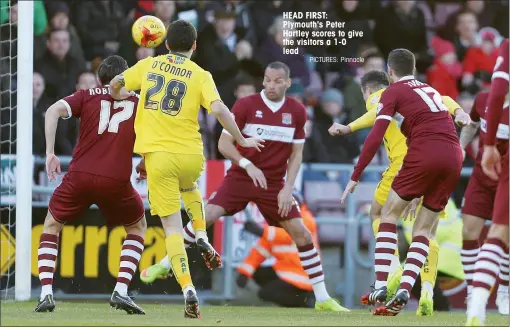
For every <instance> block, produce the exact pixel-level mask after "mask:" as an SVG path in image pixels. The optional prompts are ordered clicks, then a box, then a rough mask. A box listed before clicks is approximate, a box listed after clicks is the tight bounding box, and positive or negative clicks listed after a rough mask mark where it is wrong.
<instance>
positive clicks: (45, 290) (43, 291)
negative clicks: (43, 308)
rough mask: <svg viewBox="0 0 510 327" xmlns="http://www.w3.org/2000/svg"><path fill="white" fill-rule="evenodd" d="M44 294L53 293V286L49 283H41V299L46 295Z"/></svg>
mask: <svg viewBox="0 0 510 327" xmlns="http://www.w3.org/2000/svg"><path fill="white" fill-rule="evenodd" d="M46 295H53V286H51V285H43V286H42V288H41V301H42V300H43V299H44V298H45V297H46Z"/></svg>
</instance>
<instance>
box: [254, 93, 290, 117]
mask: <svg viewBox="0 0 510 327" xmlns="http://www.w3.org/2000/svg"><path fill="white" fill-rule="evenodd" d="M260 96H261V97H262V101H264V104H265V105H266V106H267V107H268V108H269V109H270V110H271V111H272V112H277V111H278V110H280V109H281V108H282V106H283V104H284V102H285V97H283V99H282V100H280V101H278V102H275V101H271V100H269V99H268V98H267V97H266V94H265V93H264V90H262V91H260Z"/></svg>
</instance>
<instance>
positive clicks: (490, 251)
mask: <svg viewBox="0 0 510 327" xmlns="http://www.w3.org/2000/svg"><path fill="white" fill-rule="evenodd" d="M505 248H506V245H505V244H504V243H503V242H502V241H501V240H500V239H497V238H488V239H487V240H486V242H485V244H484V245H483V246H482V248H481V249H480V253H479V254H478V260H477V261H476V264H475V274H474V275H473V291H472V293H471V304H470V305H469V311H468V319H469V318H470V317H479V318H480V319H482V320H484V318H485V312H486V306H487V301H488V300H489V295H490V291H491V288H492V287H493V286H494V285H495V284H496V280H497V278H498V274H499V265H500V263H501V257H502V256H503V255H504V253H505V252H504V249H505Z"/></svg>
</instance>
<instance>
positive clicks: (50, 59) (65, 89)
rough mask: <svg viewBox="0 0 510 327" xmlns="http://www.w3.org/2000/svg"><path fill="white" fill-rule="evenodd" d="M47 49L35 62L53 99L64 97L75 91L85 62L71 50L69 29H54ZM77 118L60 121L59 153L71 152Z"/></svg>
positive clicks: (36, 69) (50, 97)
mask: <svg viewBox="0 0 510 327" xmlns="http://www.w3.org/2000/svg"><path fill="white" fill-rule="evenodd" d="M47 47H48V49H47V51H46V52H45V53H44V55H43V56H42V57H41V58H40V59H39V60H37V61H36V62H35V65H34V68H35V71H37V72H39V73H40V74H41V75H42V76H43V77H44V81H45V84H46V88H45V90H44V95H45V96H46V97H47V98H48V99H49V101H51V102H55V101H57V100H59V99H61V98H64V97H66V96H68V95H70V94H72V93H73V92H74V91H75V87H76V82H77V79H78V76H79V75H80V73H81V72H82V71H84V70H85V62H83V61H81V60H79V59H76V58H74V57H73V56H71V54H70V53H69V48H70V42H69V31H67V30H53V31H51V32H50V34H49V36H48V41H47ZM76 131H77V121H76V120H75V119H70V120H66V121H62V122H60V123H59V126H58V129H57V139H56V144H55V153H57V154H61V155H71V154H72V153H73V148H74V145H75V144H76V136H77V132H76Z"/></svg>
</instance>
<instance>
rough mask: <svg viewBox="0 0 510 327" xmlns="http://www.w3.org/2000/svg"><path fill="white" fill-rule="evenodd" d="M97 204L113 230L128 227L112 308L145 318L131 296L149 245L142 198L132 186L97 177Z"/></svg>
mask: <svg viewBox="0 0 510 327" xmlns="http://www.w3.org/2000/svg"><path fill="white" fill-rule="evenodd" d="M95 188H96V189H97V191H96V193H95V201H94V202H95V203H96V204H97V205H98V207H99V210H100V211H101V213H102V214H103V216H104V217H105V218H106V222H107V224H108V225H109V226H117V225H124V229H125V230H126V238H125V239H124V242H123V244H122V250H121V252H120V266H119V273H118V275H117V283H116V284H115V288H114V290H113V292H112V295H111V297H110V306H111V307H114V308H116V309H120V310H124V311H126V312H127V313H128V314H145V312H144V311H143V309H142V308H140V307H139V306H138V305H137V304H136V303H135V302H134V301H133V300H132V299H131V298H130V297H129V295H128V288H129V284H130V283H131V281H132V279H133V276H134V275H135V273H136V269H137V268H138V263H139V262H140V258H141V256H142V252H143V249H144V243H145V233H146V231H147V221H146V219H145V208H144V206H143V202H142V199H141V197H140V195H139V194H138V193H137V192H136V190H135V189H134V187H133V185H132V184H131V182H129V181H128V182H118V181H116V180H113V179H110V178H103V177H100V176H97V177H96V179H95Z"/></svg>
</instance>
